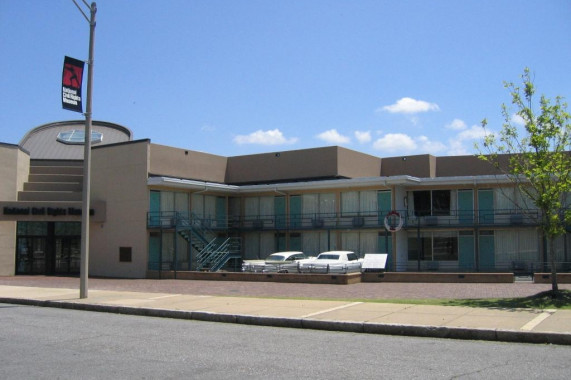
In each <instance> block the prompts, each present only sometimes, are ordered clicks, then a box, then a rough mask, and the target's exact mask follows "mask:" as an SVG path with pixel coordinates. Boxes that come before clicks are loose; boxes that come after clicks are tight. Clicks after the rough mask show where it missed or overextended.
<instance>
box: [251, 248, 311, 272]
mask: <svg viewBox="0 0 571 380" xmlns="http://www.w3.org/2000/svg"><path fill="white" fill-rule="evenodd" d="M309 259H311V258H309V257H308V256H306V255H305V254H304V253H303V252H300V251H286V252H276V253H272V254H271V255H269V256H268V257H266V258H265V259H264V260H245V261H243V262H242V271H243V272H281V273H288V272H290V271H291V270H292V269H296V268H297V263H298V262H303V261H306V260H309Z"/></svg>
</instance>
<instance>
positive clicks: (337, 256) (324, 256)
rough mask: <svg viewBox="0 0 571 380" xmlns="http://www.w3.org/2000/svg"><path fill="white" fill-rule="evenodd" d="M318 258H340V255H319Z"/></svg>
mask: <svg viewBox="0 0 571 380" xmlns="http://www.w3.org/2000/svg"><path fill="white" fill-rule="evenodd" d="M317 259H318V260H339V255H319V257H318V258H317Z"/></svg>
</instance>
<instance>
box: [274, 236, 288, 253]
mask: <svg viewBox="0 0 571 380" xmlns="http://www.w3.org/2000/svg"><path fill="white" fill-rule="evenodd" d="M275 240H276V252H283V251H286V250H287V245H286V237H285V234H276V236H275Z"/></svg>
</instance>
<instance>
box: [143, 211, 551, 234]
mask: <svg viewBox="0 0 571 380" xmlns="http://www.w3.org/2000/svg"><path fill="white" fill-rule="evenodd" d="M397 212H398V213H399V215H400V217H401V218H402V222H403V228H404V229H413V228H423V229H427V228H428V229H432V228H433V229H437V228H474V227H481V228H486V227H487V228H493V227H526V226H527V227H532V226H537V225H538V224H539V221H540V219H541V218H540V217H541V215H540V213H539V211H537V210H515V209H501V210H451V211H450V212H449V213H442V212H440V213H438V214H436V215H435V214H431V213H430V212H429V211H426V212H424V211H418V210H416V211H413V210H408V211H407V210H397ZM386 214H387V212H384V211H370V212H342V213H303V214H290V215H284V214H271V215H246V216H244V215H242V216H240V215H231V216H228V217H222V218H216V217H210V216H204V217H200V218H195V217H194V216H193V215H192V214H190V213H184V212H177V211H161V212H149V213H147V227H148V228H166V229H168V228H176V226H177V223H178V222H180V220H186V221H189V222H190V223H201V224H203V225H204V226H205V227H208V228H210V229H212V230H214V231H215V230H231V229H234V230H251V231H256V230H260V231H261V230H274V231H275V230H327V229H384V228H385V224H384V223H385V216H386Z"/></svg>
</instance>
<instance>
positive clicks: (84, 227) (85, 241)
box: [73, 0, 97, 298]
mask: <svg viewBox="0 0 571 380" xmlns="http://www.w3.org/2000/svg"><path fill="white" fill-rule="evenodd" d="M73 2H74V4H75V5H76V6H77V8H78V9H79V11H80V12H81V13H82V14H83V16H84V17H85V18H86V19H87V21H88V22H89V59H88V61H87V102H86V103H87V105H86V108H85V142H84V148H83V198H82V208H81V210H82V211H81V265H80V268H79V276H80V279H79V282H80V284H79V298H87V293H88V291H87V288H88V284H87V283H88V279H89V212H90V207H91V206H90V198H91V116H92V108H91V105H92V101H91V95H92V90H93V52H94V44H95V13H96V12H97V5H96V4H95V3H94V2H93V3H91V6H89V5H88V4H87V3H86V2H85V0H83V3H84V4H85V5H86V6H88V7H89V9H90V17H89V18H87V16H86V15H85V13H84V12H83V10H82V9H81V8H80V7H79V5H78V4H77V3H76V2H75V0H73Z"/></svg>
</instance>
